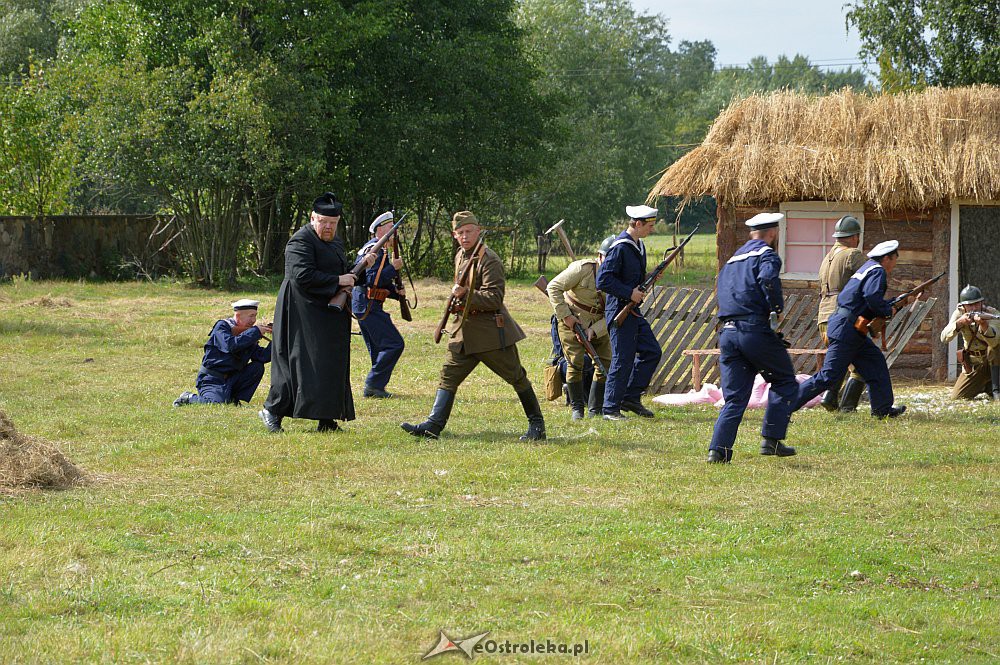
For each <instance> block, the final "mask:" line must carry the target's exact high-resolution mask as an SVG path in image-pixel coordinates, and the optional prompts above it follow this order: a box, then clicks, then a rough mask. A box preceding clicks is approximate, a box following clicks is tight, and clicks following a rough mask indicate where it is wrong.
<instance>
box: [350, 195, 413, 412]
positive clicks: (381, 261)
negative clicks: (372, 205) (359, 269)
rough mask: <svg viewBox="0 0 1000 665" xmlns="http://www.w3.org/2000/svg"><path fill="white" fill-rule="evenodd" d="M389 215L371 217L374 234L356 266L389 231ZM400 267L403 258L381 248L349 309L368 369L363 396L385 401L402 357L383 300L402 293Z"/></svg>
mask: <svg viewBox="0 0 1000 665" xmlns="http://www.w3.org/2000/svg"><path fill="white" fill-rule="evenodd" d="M392 222H393V214H392V213H391V212H384V213H382V214H381V215H379V216H378V217H376V218H375V221H374V222H372V223H371V226H369V227H368V230H369V231H370V232H371V233H372V234H373V235H374V237H373V238H372V239H371V240H369V241H368V242H367V243H365V245H364V246H363V247H362V248H361V249H360V250H358V258H357V262H356V263H360V262H361V261H365V260H367V259H366V257H367V255H368V252H369V251H370V250H371V248H372V246H373V245H375V243H377V242H378V241H379V240H381V239H382V237H383V236H385V234H387V233H388V232H389V231H391V230H392ZM402 267H403V259H390V258H389V251H388V250H387V249H386V248H385V247H382V248H381V249H380V250H379V251H378V253H376V254H375V263H374V264H372V265H371V266H370V267H369V268H368V270H366V271H365V273H364V277H363V279H362V282H361V283H360V284H356V285H355V286H354V293H353V297H352V298H351V308H352V310H353V312H354V316H355V317H356V318H357V319H358V327H360V328H361V337H362V338H363V339H364V340H365V346H366V347H368V355H370V356H371V359H372V368H371V371H369V372H368V377H367V378H366V379H365V388H364V396H365V397H375V398H379V399H385V398H388V397H392V394H391V393H389V392H387V391H386V389H385V388H386V386H387V385H388V384H389V379H390V378H392V371H393V370H394V369H395V368H396V363H397V362H399V358H400V356H402V355H403V347H404V344H403V336H402V335H400V334H399V331H398V330H397V329H396V326H395V324H393V322H392V317H390V316H389V313H388V312H386V311H385V301H386V299H387V298H392V299H395V300H399V299H401V298H405V297H406V294H405V293H404V292H403V291H402V290H401V289H400V290H397V289H396V277H397V276H398V275H399V272H398V271H399V269H400V268H402Z"/></svg>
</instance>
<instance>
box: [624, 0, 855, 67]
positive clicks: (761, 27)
mask: <svg viewBox="0 0 1000 665" xmlns="http://www.w3.org/2000/svg"><path fill="white" fill-rule="evenodd" d="M844 4H845V0H798V1H797V2H795V1H791V2H787V1H786V2H778V1H776V0H697V1H691V0H687V1H680V0H632V5H633V6H634V7H635V8H636V10H638V11H640V12H645V13H649V14H660V15H662V16H664V17H666V18H667V19H668V32H669V33H670V37H671V40H670V46H671V48H672V49H673V48H676V47H677V45H678V44H679V43H680V42H681V41H684V40H688V41H699V40H704V39H707V40H709V41H711V42H712V43H713V44H714V45H715V48H716V50H717V51H718V55H717V56H716V63H718V64H719V65H745V64H746V63H747V62H749V61H750V59H751V58H753V57H755V56H758V55H763V56H765V57H767V59H768V61H769V62H774V61H775V60H776V59H777V57H778V56H779V55H787V56H788V57H790V58H791V57H793V56H794V55H795V54H797V53H799V54H802V55H804V56H806V57H808V58H809V61H810V62H811V63H813V64H816V65H819V66H821V67H823V68H824V69H826V70H829V69H846V68H847V66H848V65H853V66H854V68H855V69H860V65H859V64H858V63H859V61H860V58H859V57H858V48H859V47H860V42H859V39H858V33H857V30H855V29H853V28H852V29H851V32H850V34H848V33H847V32H846V30H845V27H844V15H845V13H846V10H845V9H844V8H843V6H844Z"/></svg>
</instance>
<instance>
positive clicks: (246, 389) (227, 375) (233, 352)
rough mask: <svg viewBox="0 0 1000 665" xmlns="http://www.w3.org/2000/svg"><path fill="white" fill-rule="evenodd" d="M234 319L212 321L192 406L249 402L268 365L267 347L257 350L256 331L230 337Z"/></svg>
mask: <svg viewBox="0 0 1000 665" xmlns="http://www.w3.org/2000/svg"><path fill="white" fill-rule="evenodd" d="M235 326H236V319H223V320H221V321H216V323H215V325H214V326H213V327H212V332H211V333H210V334H209V336H208V341H207V342H205V355H204V357H203V358H202V361H201V367H200V368H199V370H198V381H197V388H198V394H197V395H194V396H192V397H191V402H192V403H193V404H199V403H200V404H225V403H230V402H233V403H236V402H241V401H243V402H249V401H250V400H251V399H252V398H253V394H254V392H256V390H257V386H259V385H260V381H261V378H263V376H264V364H265V363H269V362H271V345H270V344H268V345H267V346H266V347H264V348H261V347H260V345H259V342H260V340H261V334H260V330H258V329H257V328H256V327H253V328H250V329H249V330H245V331H244V332H242V333H240V334H239V335H233V328H234V327H235Z"/></svg>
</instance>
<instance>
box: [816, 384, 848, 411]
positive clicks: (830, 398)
mask: <svg viewBox="0 0 1000 665" xmlns="http://www.w3.org/2000/svg"><path fill="white" fill-rule="evenodd" d="M843 385H844V380H843V379H841V380H840V381H837V382H836V383H835V384H833V385H831V386H830V387H829V388H827V390H826V395H825V396H824V397H823V401H822V402H820V403H819V405H820V406H822V407H823V408H824V409H826V410H827V411H830V412H831V413H832V412H833V411H836V410H837V409H838V408H839V407H840V387H841V386H843Z"/></svg>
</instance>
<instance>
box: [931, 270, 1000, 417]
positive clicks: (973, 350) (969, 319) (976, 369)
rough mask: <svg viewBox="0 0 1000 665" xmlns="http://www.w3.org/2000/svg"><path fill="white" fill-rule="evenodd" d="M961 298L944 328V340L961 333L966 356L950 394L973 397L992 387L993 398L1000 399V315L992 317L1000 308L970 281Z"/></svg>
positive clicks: (959, 396)
mask: <svg viewBox="0 0 1000 665" xmlns="http://www.w3.org/2000/svg"><path fill="white" fill-rule="evenodd" d="M958 299H959V303H958V307H957V308H956V309H955V311H954V312H952V313H951V320H950V321H948V325H946V326H945V327H944V330H942V331H941V341H942V342H944V343H945V344H947V343H948V342H950V341H951V340H953V339H954V338H955V337H956V336H958V335H962V339H963V340H964V341H965V350H964V353H965V358H966V360H965V361H963V363H962V365H963V367H962V373H961V374H960V375H959V377H958V381H956V382H955V387H954V388H952V389H951V398H952V399H972V398H974V397H975V396H976V395H978V394H979V393H981V392H983V391H984V390H985V391H987V394H989V393H990V391H992V393H993V395H992V397H993V399H994V400H1000V319H997V318H989V317H997V316H1000V312H997V310H996V309H994V308H992V307H987V306H986V303H985V299H984V298H983V292H982V291H980V290H979V289H978V288H976V287H975V286H972V285H971V284H970V285H968V286H966V287H965V288H964V289H962V293H960V294H959V297H958ZM980 314H987V315H989V316H988V317H980V316H979V315H980ZM970 369H971V370H972V371H971V372H970V371H969V370H970Z"/></svg>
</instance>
